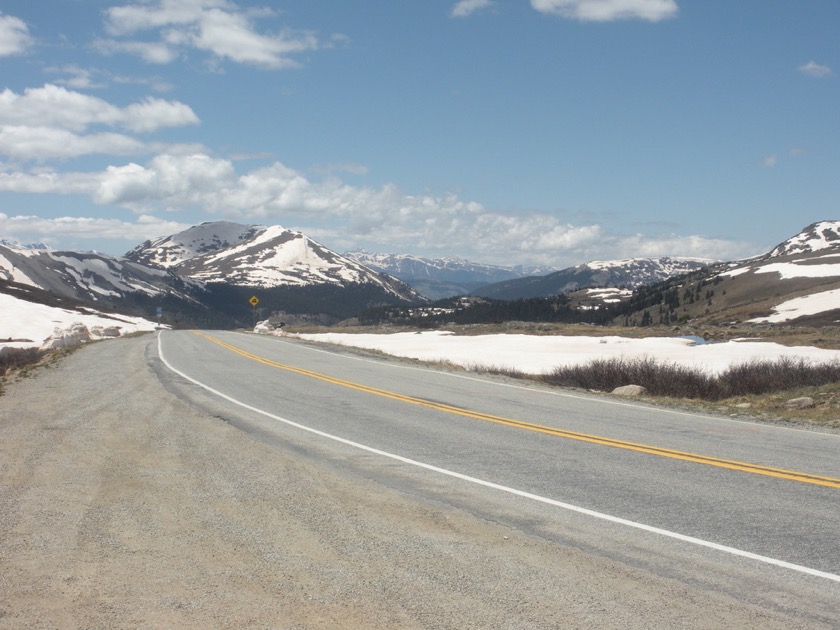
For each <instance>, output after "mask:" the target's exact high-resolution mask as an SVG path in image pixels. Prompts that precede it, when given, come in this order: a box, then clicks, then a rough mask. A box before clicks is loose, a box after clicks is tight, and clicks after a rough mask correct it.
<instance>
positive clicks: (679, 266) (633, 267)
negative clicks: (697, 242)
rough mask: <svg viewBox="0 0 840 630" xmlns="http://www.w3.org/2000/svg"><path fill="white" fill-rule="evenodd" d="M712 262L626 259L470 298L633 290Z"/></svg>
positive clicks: (484, 290) (489, 288)
mask: <svg viewBox="0 0 840 630" xmlns="http://www.w3.org/2000/svg"><path fill="white" fill-rule="evenodd" d="M713 262H714V261H713V260H707V259H697V258H670V257H667V256H665V257H661V258H629V259H626V260H609V261H595V262H589V263H586V264H583V265H578V266H577V267H569V268H568V269H562V270H560V271H555V272H554V273H549V274H548V275H544V276H529V277H525V278H515V279H512V280H504V281H502V282H496V283H494V284H488V285H486V286H483V287H480V288H478V289H475V290H473V291H472V292H471V293H472V294H473V295H479V296H481V297H487V298H494V299H497V300H517V299H522V298H533V297H549V296H552V295H561V294H563V293H569V292H571V291H576V290H578V289H583V288H586V287H612V288H617V287H623V288H627V289H635V288H636V287H639V286H643V285H647V284H656V283H657V282H661V281H663V280H665V279H666V278H670V277H672V276H678V275H682V274H685V273H689V272H691V271H697V270H698V269H702V268H703V267H706V266H708V265H710V264H712V263H713Z"/></svg>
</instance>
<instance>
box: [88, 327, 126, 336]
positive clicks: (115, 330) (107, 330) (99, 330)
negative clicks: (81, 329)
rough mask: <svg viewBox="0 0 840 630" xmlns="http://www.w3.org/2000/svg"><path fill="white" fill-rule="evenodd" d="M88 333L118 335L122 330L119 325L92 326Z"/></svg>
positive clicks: (93, 334)
mask: <svg viewBox="0 0 840 630" xmlns="http://www.w3.org/2000/svg"><path fill="white" fill-rule="evenodd" d="M90 334H91V335H92V336H94V337H119V336H120V335H121V334H122V331H121V330H120V327H119V326H94V327H93V328H91V329H90Z"/></svg>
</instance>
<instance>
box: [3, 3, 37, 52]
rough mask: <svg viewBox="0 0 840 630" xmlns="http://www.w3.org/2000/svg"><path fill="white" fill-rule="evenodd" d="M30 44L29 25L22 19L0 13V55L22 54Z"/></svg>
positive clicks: (31, 41) (31, 40)
mask: <svg viewBox="0 0 840 630" xmlns="http://www.w3.org/2000/svg"><path fill="white" fill-rule="evenodd" d="M32 44H33V39H32V37H31V36H30V35H29V27H27V26H26V23H25V22H24V21H23V20H21V19H20V18H16V17H14V16H13V15H5V14H3V13H0V57H10V56H12V55H20V54H23V53H25V52H26V51H27V50H28V49H29V47H30V46H32Z"/></svg>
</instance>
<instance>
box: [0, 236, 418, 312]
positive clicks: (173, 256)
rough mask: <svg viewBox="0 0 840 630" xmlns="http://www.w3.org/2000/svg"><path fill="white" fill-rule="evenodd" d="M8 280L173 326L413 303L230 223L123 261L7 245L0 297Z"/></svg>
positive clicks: (400, 286) (400, 291) (342, 266)
mask: <svg viewBox="0 0 840 630" xmlns="http://www.w3.org/2000/svg"><path fill="white" fill-rule="evenodd" d="M4 283H5V284H4ZM9 283H14V284H15V285H16V286H30V287H34V288H37V289H40V290H43V291H45V292H46V293H47V294H48V295H51V296H54V297H55V298H68V299H72V300H77V301H79V302H81V303H84V304H88V305H91V306H94V307H96V308H104V309H107V310H113V311H119V312H123V313H128V314H131V315H142V316H146V317H152V318H154V317H156V315H157V313H158V312H162V313H164V319H165V320H167V322H168V323H172V324H175V325H179V324H180V323H182V322H183V323H184V324H189V325H205V326H236V325H246V323H247V321H249V320H252V318H253V316H254V315H256V314H257V311H259V313H260V314H261V315H263V316H265V317H268V316H270V315H272V314H274V313H277V312H281V311H282V312H284V313H285V314H286V315H285V316H288V318H289V319H291V316H292V315H295V314H300V315H303V314H305V315H313V316H315V317H316V320H317V321H321V322H331V321H337V320H340V319H345V318H347V317H350V316H352V315H354V314H355V313H357V312H359V311H361V310H364V309H365V308H369V307H371V306H378V305H382V304H399V303H405V302H415V301H422V300H423V298H422V297H421V296H419V295H418V294H417V293H416V292H414V290H413V289H412V288H411V287H410V286H408V285H406V284H405V283H404V282H402V281H400V280H397V279H396V278H392V277H390V276H388V275H385V274H381V273H378V272H376V271H373V270H371V269H368V268H366V267H364V266H363V265H360V264H359V263H357V262H355V261H352V260H349V259H347V258H344V257H343V256H340V255H339V254H337V253H335V252H332V251H330V250H329V249H327V248H326V247H324V246H322V245H320V244H319V243H316V242H315V241H313V240H312V239H310V238H308V237H307V236H306V235H304V234H302V233H300V232H294V231H292V230H286V229H284V228H282V227H279V226H271V227H268V226H260V225H240V224H236V223H231V222H216V223H204V224H202V225H199V226H195V227H193V228H190V229H188V230H185V231H183V232H180V233H178V234H173V235H170V236H166V237H162V238H159V239H154V240H151V241H147V242H145V243H143V244H142V245H140V246H138V247H136V248H134V249H132V250H131V251H130V252H128V254H127V255H126V256H125V257H116V256H107V255H103V254H96V253H81V252H62V251H51V250H46V249H43V248H31V247H27V246H24V245H21V244H20V243H17V242H7V244H6V245H0V292H5V291H7V290H9V288H10V287H11V286H12V285H11V284H9ZM252 297H257V298H258V300H259V308H258V309H255V308H253V307H252V306H251V303H250V302H249V300H250V299H251V298H252Z"/></svg>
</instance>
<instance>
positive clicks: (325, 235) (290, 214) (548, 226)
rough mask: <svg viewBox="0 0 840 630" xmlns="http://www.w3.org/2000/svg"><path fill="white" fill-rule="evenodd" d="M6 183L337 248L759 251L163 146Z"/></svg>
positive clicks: (549, 257) (625, 254)
mask: <svg viewBox="0 0 840 630" xmlns="http://www.w3.org/2000/svg"><path fill="white" fill-rule="evenodd" d="M0 191H10V192H32V193H53V194H74V195H82V196H85V197H88V198H90V199H91V200H92V201H94V202H95V203H97V204H102V205H109V206H118V207H121V208H126V209H129V210H131V211H133V212H135V213H137V214H144V215H153V214H155V213H156V212H159V211H169V212H180V213H187V212H192V211H195V210H196V209H198V210H199V211H201V212H202V215H201V220H208V219H209V218H210V217H215V218H222V217H227V218H231V219H235V220H239V221H243V222H256V223H268V224H276V223H279V224H282V225H286V226H288V227H296V228H298V229H301V230H303V231H304V232H306V233H307V234H309V235H310V236H312V237H314V238H317V239H319V240H321V241H322V242H324V243H325V244H326V245H327V246H328V247H331V248H333V249H339V250H341V249H354V248H357V247H366V248H369V249H378V250H379V251H400V252H405V253H416V254H423V255H451V254H452V252H458V253H459V255H461V256H466V257H469V258H472V259H473V260H477V261H484V262H494V263H497V264H508V263H510V261H511V260H516V261H517V262H525V261H527V262H534V263H541V264H551V265H572V264H579V263H582V262H586V261H589V260H605V259H607V260H608V259H614V258H629V257H634V256H665V255H671V256H673V255H680V256H697V257H706V258H720V259H730V260H731V259H734V258H740V257H743V256H746V255H748V254H749V255H751V254H754V253H758V252H755V251H754V250H752V249H750V248H749V246H748V245H747V244H745V243H735V242H731V241H725V240H715V239H708V238H703V237H699V236H688V237H682V236H666V237H646V236H642V235H631V236H626V235H616V234H611V233H610V232H609V230H608V229H606V228H605V227H604V226H602V225H598V224H585V225H571V224H568V223H566V222H564V221H561V220H560V219H559V218H558V217H557V216H555V215H552V214H549V213H540V212H530V213H521V214H516V215H514V214H503V213H500V212H494V211H492V210H489V209H487V208H485V207H484V206H483V205H482V204H480V203H477V202H474V201H469V200H463V199H461V198H459V197H458V196H457V195H455V194H444V195H408V194H405V193H403V192H402V191H400V190H399V189H398V188H397V187H396V186H394V185H385V186H382V187H379V188H371V187H359V186H351V185H348V184H345V183H343V182H342V181H340V180H338V179H337V178H335V177H332V176H330V177H327V178H326V179H324V180H323V181H313V180H311V179H309V178H308V177H306V176H305V175H304V174H303V173H301V172H299V171H297V170H295V169H292V168H289V167H288V166H286V165H284V164H282V163H279V162H276V163H274V164H270V165H268V166H265V167H262V168H258V169H254V170H251V171H249V172H246V173H243V174H239V173H237V172H236V170H235V166H234V162H232V161H230V160H225V159H220V158H214V157H211V156H208V155H206V154H203V153H182V154H174V153H167V154H161V155H157V156H156V157H154V158H153V159H152V160H150V161H149V162H148V163H146V164H137V163H128V164H125V165H122V166H110V167H108V168H107V169H105V170H104V171H101V172H95V173H58V172H49V171H40V172H32V173H21V172H16V171H9V170H6V171H5V172H4V170H3V169H2V168H0ZM208 215H209V216H208ZM323 226H328V227H323Z"/></svg>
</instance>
